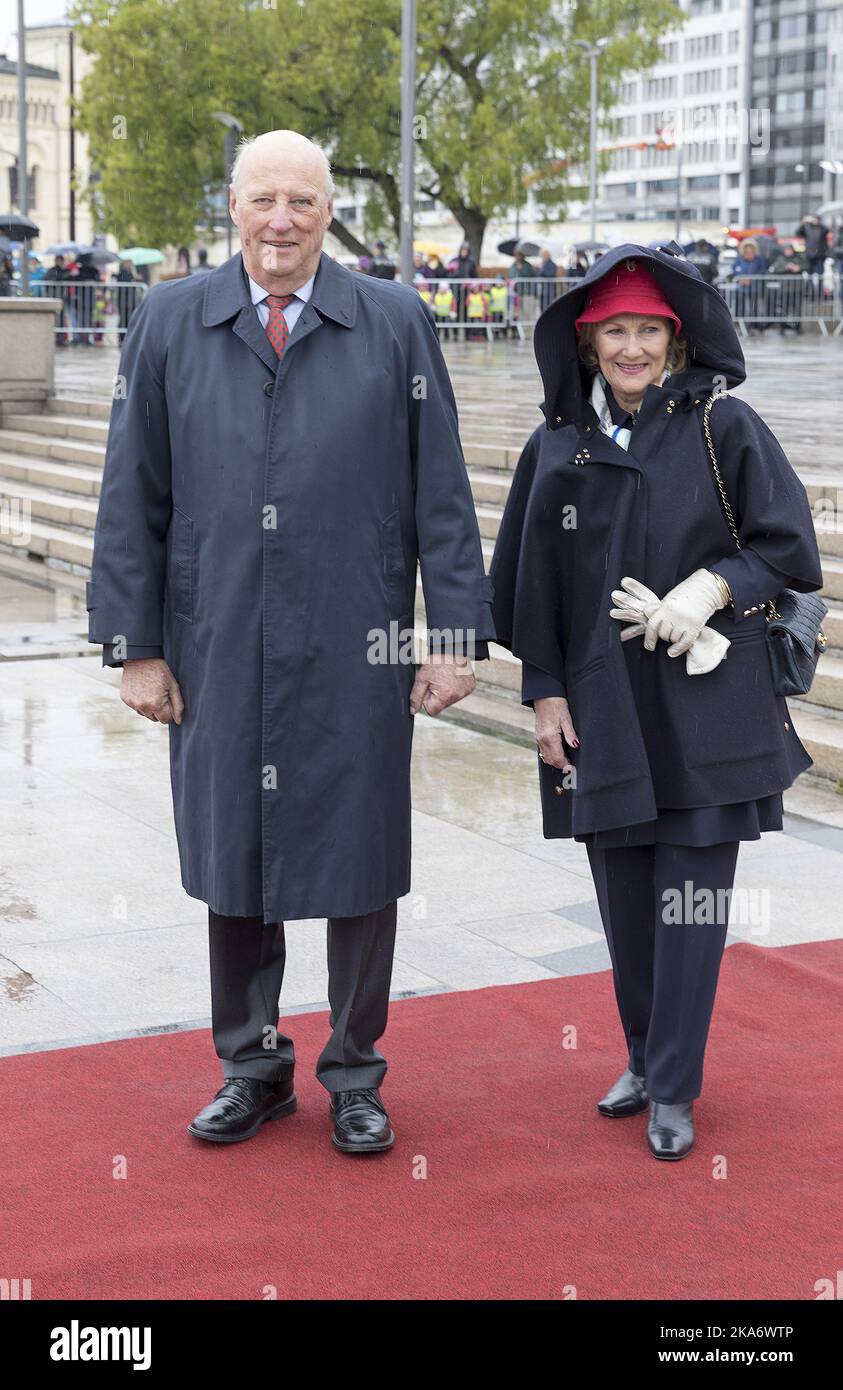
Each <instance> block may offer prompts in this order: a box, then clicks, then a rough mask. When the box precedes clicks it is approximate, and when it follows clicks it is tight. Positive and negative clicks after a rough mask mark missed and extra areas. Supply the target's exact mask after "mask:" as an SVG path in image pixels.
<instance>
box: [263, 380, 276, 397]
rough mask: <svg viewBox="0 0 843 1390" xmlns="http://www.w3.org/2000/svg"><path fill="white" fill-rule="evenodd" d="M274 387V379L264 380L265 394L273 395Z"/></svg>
mask: <svg viewBox="0 0 843 1390" xmlns="http://www.w3.org/2000/svg"><path fill="white" fill-rule="evenodd" d="M274 389H275V382H274V381H265V382H264V384H263V394H264V395H265V396H271V395H272V392H273V390H274Z"/></svg>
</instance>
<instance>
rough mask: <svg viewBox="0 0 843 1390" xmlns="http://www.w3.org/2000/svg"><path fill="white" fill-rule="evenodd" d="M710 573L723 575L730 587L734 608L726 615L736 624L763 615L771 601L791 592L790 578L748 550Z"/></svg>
mask: <svg viewBox="0 0 843 1390" xmlns="http://www.w3.org/2000/svg"><path fill="white" fill-rule="evenodd" d="M709 569H710V570H711V572H712V573H713V574H719V575H721V576H722V577H723V579H725V581H726V583H727V584H728V585H729V588H730V590H731V593H732V604H733V606H732V607H730V606H729V605H728V604H727V606H726V612H728V613H730V614H731V616H732V618H733V619H734V621H735V622H736V623H737V622H741V621H742V619H744V618H749V617H752V616H753V615H754V614H756V613H763V611H764V605H765V603H766V602H767V600H768V599H771V598H775V597H776V594H779V593H781V591H782V589H785V588H787V578H786V576H785V575H783V574H781V573H780V571H779V570H777V569H774V568H773V566H772V565H768V564H767V562H766V560H762V558H761V556H760V555H757V554H756V553H755V552H754V551H753V550H750V548H749V547H748V546H744V548H743V550H740V551H737V552H736V553H735V554H734V555H727V556H726V558H725V560H720V561H719V562H718V563H717V564H716V565H709Z"/></svg>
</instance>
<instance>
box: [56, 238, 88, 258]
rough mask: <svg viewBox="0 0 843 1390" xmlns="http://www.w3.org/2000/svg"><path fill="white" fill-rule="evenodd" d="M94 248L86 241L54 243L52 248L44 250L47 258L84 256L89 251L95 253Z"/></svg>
mask: <svg viewBox="0 0 843 1390" xmlns="http://www.w3.org/2000/svg"><path fill="white" fill-rule="evenodd" d="M93 249H94V248H93V246H89V245H88V243H87V242H84V241H54V242H53V244H52V246H47V247H45V248H44V255H45V256H83V255H85V253H86V252H88V251H93Z"/></svg>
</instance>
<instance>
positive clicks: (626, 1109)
mask: <svg viewBox="0 0 843 1390" xmlns="http://www.w3.org/2000/svg"><path fill="white" fill-rule="evenodd" d="M649 1100H650V1097H649V1096H648V1095H647V1083H646V1082H645V1080H644V1077H643V1076H636V1075H635V1072H634V1071H630V1070H629V1067H627V1069H626V1071H625V1072H624V1073H623V1075H622V1076H619V1077H618V1079H617V1081H616V1082H615V1084H614V1086H612V1087H611V1088H610V1089H609V1090H608V1091H607V1092H606V1094H605V1096H604V1097H603V1099H602V1100H598V1102H597V1109H598V1110H599V1111H600V1114H601V1115H608V1116H609V1117H610V1118H611V1119H613V1120H622V1119H623V1118H624V1117H625V1116H626V1115H637V1114H638V1112H639V1111H640V1110H646V1109H647V1106H648V1104H649Z"/></svg>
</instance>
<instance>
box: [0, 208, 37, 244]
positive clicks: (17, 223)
mask: <svg viewBox="0 0 843 1390" xmlns="http://www.w3.org/2000/svg"><path fill="white" fill-rule="evenodd" d="M0 232H2V233H3V235H4V236H7V237H8V238H9V240H10V241H26V239H27V238H28V237H34V236H40V235H41V229H40V228H39V227H37V226H36V224H35V223H34V222H33V221H32V220H31V218H29V217H21V215H20V213H19V212H4V213H0Z"/></svg>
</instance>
